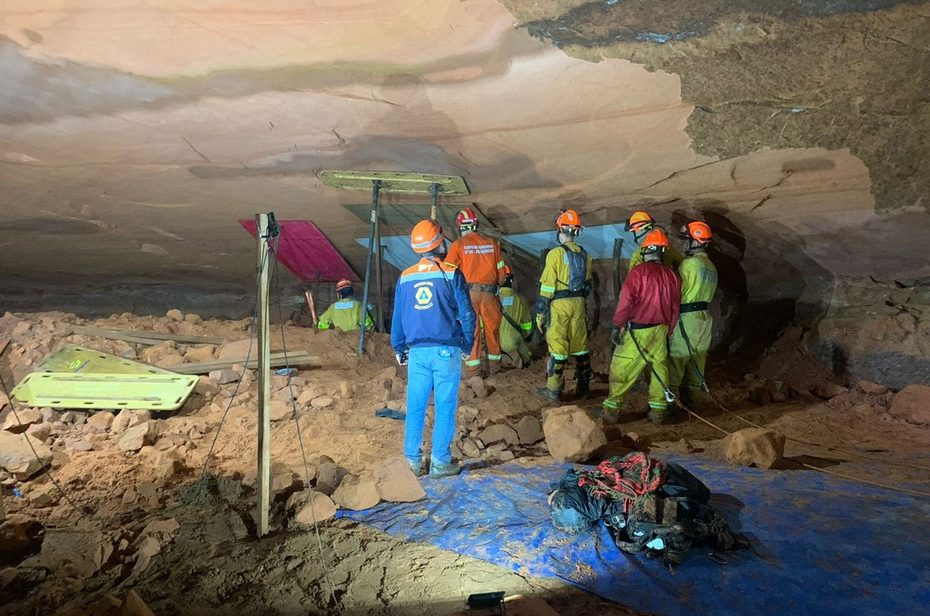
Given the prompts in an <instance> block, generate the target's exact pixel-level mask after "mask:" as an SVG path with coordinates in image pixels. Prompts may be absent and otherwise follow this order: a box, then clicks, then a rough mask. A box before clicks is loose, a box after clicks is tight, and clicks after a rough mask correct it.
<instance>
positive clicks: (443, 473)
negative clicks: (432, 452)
mask: <svg viewBox="0 0 930 616" xmlns="http://www.w3.org/2000/svg"><path fill="white" fill-rule="evenodd" d="M461 472H462V467H461V466H459V465H458V464H456V463H455V462H449V463H448V464H443V463H442V462H437V461H436V460H430V464H429V476H430V477H433V478H438V477H452V476H454V475H458V474H459V473H461Z"/></svg>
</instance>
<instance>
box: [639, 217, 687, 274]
mask: <svg viewBox="0 0 930 616" xmlns="http://www.w3.org/2000/svg"><path fill="white" fill-rule="evenodd" d="M624 228H625V230H626V231H628V232H630V233H632V234H633V239H634V240H636V244H637V246H636V250H634V251H633V254H632V255H630V263H629V265H628V266H627V271H629V270H632V269H633V268H634V267H636V266H637V265H639V264H640V263H642V262H643V238H645V237H646V234H648V233H649V232H650V231H652V230H653V229H660V230H662V232H663V233H665V231H664V230H663V229H662V227H660V226H658V225H657V224H656V221H655V219H654V218H653V217H652V216H650V215H649V214H647V213H646V212H643V211H641V210H637V211H635V212H633V214H632V215H630V218H629V220H627V221H626V225H625V227H624ZM682 259H684V256H682V254H681V253H680V252H678V250H677V249H676V248H675V247H674V246H669V247H668V249H667V250H666V251H665V254H664V255H663V256H662V263H663V264H664V265H667V266H669V267H671V268H673V269H674V268H676V267H678V264H679V263H681V260H682Z"/></svg>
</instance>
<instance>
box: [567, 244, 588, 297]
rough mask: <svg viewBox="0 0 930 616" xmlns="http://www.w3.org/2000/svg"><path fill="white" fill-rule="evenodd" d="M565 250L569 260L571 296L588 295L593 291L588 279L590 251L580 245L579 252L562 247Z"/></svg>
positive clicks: (569, 292) (568, 285)
mask: <svg viewBox="0 0 930 616" xmlns="http://www.w3.org/2000/svg"><path fill="white" fill-rule="evenodd" d="M561 248H562V250H564V251H565V259H566V260H567V261H568V282H567V283H565V284H566V286H567V287H568V294H570V295H569V296H571V297H587V296H588V295H589V294H590V293H591V282H590V281H589V280H588V253H587V251H586V250H585V249H584V248H582V247H581V246H578V252H574V251H572V250H569V249H568V248H566V247H565V246H562V247H561Z"/></svg>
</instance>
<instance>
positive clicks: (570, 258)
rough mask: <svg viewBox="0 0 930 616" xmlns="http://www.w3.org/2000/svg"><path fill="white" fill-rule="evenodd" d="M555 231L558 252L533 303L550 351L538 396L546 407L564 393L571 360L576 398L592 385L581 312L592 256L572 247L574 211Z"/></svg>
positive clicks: (549, 257)
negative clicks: (566, 372) (544, 377)
mask: <svg viewBox="0 0 930 616" xmlns="http://www.w3.org/2000/svg"><path fill="white" fill-rule="evenodd" d="M555 226H556V237H557V239H558V242H559V246H557V247H556V248H553V249H552V250H550V251H549V252H548V254H546V264H545V266H544V267H543V272H542V275H541V276H540V277H539V297H538V298H537V299H536V327H537V328H538V329H539V331H540V332H542V333H544V334H545V335H546V344H547V346H548V348H549V359H548V360H547V362H546V386H545V387H539V388H537V389H536V392H537V393H538V394H540V395H541V396H543V397H544V398H546V399H547V400H549V401H550V402H558V401H559V397H560V395H561V393H562V390H563V389H564V387H565V377H564V376H563V374H562V373H563V371H564V370H565V364H566V362H568V358H569V357H574V358H575V395H576V396H577V397H581V396H584V395H586V394H587V393H588V387H589V385H590V383H591V358H590V352H589V350H588V317H587V312H586V309H585V298H586V297H587V296H588V295H589V294H590V293H591V256H590V255H589V254H588V253H587V252H586V251H585V249H584V248H582V247H581V246H579V245H578V244H577V243H576V242H575V240H576V238H577V237H578V234H579V233H581V218H580V217H579V216H578V213H577V212H576V211H575V210H563V211H562V213H561V214H559V217H558V218H557V219H556V221H555Z"/></svg>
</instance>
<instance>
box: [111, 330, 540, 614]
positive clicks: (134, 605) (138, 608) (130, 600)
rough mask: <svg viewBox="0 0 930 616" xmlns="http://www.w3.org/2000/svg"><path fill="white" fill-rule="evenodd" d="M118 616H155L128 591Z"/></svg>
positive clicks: (143, 602) (134, 593)
mask: <svg viewBox="0 0 930 616" xmlns="http://www.w3.org/2000/svg"><path fill="white" fill-rule="evenodd" d="M191 316H197V315H191V314H189V315H187V316H186V317H184V319H185V320H187V319H188V317H191ZM198 318H199V317H198ZM133 573H135V571H133ZM120 616H155V612H153V611H152V610H151V608H149V606H148V605H146V604H145V601H143V600H142V597H140V596H139V595H138V594H137V593H136V591H134V590H130V591H129V592H127V593H126V597H125V598H124V599H123V604H122V606H121V607H120ZM541 616H543V615H541Z"/></svg>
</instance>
